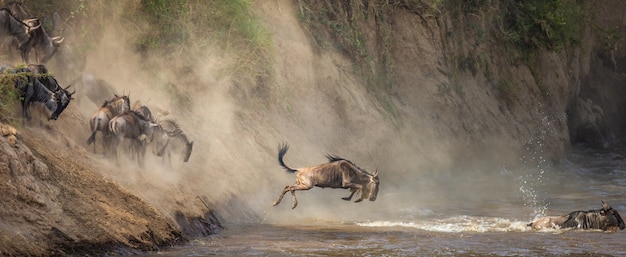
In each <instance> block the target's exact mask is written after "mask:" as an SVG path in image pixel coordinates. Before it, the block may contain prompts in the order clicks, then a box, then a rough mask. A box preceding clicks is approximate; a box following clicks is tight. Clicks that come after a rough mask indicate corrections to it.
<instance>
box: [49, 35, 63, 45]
mask: <svg viewBox="0 0 626 257" xmlns="http://www.w3.org/2000/svg"><path fill="white" fill-rule="evenodd" d="M51 39H52V42H54V43H56V44H61V43H62V42H63V40H65V38H64V37H62V36H58V37H53V38H51Z"/></svg>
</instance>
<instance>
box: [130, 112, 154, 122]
mask: <svg viewBox="0 0 626 257" xmlns="http://www.w3.org/2000/svg"><path fill="white" fill-rule="evenodd" d="M128 112H131V113H133V114H135V115H136V116H137V117H139V118H140V119H142V120H144V121H150V120H149V119H148V118H146V116H144V115H143V113H141V112H140V111H138V110H130V111H128Z"/></svg>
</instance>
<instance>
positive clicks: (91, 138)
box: [87, 129, 98, 145]
mask: <svg viewBox="0 0 626 257" xmlns="http://www.w3.org/2000/svg"><path fill="white" fill-rule="evenodd" d="M96 132H98V130H95V129H94V130H93V132H91V136H89V138H88V139H87V145H90V144H91V143H93V141H94V140H96Z"/></svg>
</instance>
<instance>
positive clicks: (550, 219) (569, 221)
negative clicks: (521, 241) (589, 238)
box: [528, 201, 626, 232]
mask: <svg viewBox="0 0 626 257" xmlns="http://www.w3.org/2000/svg"><path fill="white" fill-rule="evenodd" d="M528 226H529V227H532V228H533V229H543V228H575V229H600V230H603V231H610V232H615V231H617V228H619V229H620V230H622V229H624V228H625V227H626V225H624V220H622V217H621V216H619V213H618V212H617V211H616V210H615V209H613V207H611V205H609V204H608V203H605V202H604V201H602V209H599V210H589V211H574V212H571V213H570V214H566V215H563V216H546V217H541V218H539V219H537V220H535V221H533V222H532V223H530V224H528Z"/></svg>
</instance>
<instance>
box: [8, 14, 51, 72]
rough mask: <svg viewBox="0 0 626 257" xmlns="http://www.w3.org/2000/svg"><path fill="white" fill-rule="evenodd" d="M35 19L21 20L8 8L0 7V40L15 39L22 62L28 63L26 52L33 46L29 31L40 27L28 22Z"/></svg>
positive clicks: (9, 40)
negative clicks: (32, 25)
mask: <svg viewBox="0 0 626 257" xmlns="http://www.w3.org/2000/svg"><path fill="white" fill-rule="evenodd" d="M36 20H37V19H28V20H26V22H23V21H21V20H19V19H17V18H15V16H13V14H12V13H11V11H10V10H9V9H7V8H0V40H1V41H2V42H7V41H8V42H11V40H12V39H15V40H17V43H18V46H17V48H18V49H19V50H20V53H21V55H22V61H24V63H28V52H29V51H30V48H31V47H32V46H33V44H32V43H31V42H32V41H33V40H32V38H31V37H30V33H31V32H32V31H34V30H36V29H38V28H40V27H41V26H39V27H38V26H34V27H31V26H30V25H29V24H28V23H33V22H34V21H36ZM33 43H34V42H33Z"/></svg>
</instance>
